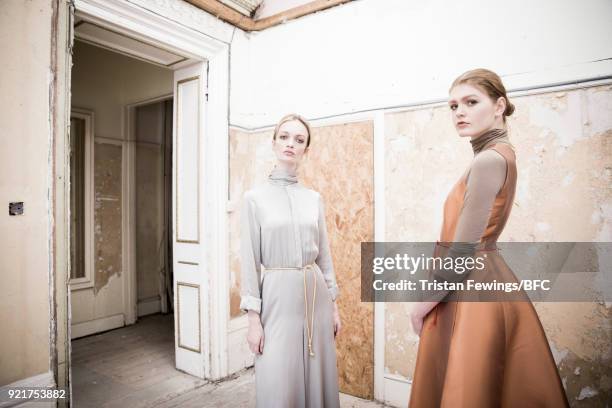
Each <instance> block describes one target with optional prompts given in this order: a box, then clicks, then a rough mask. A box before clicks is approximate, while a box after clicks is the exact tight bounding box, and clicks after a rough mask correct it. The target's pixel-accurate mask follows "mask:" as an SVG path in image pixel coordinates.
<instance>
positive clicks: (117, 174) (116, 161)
mask: <svg viewBox="0 0 612 408" xmlns="http://www.w3.org/2000/svg"><path fill="white" fill-rule="evenodd" d="M121 155H122V149H121V146H117V145H114V144H106V143H96V144H95V149H94V156H95V157H94V180H95V182H94V185H95V204H94V225H95V226H94V236H95V244H94V247H95V248H94V257H95V285H94V291H95V293H97V292H98V291H99V290H100V289H102V288H103V287H104V286H106V285H107V284H108V282H109V279H110V278H111V276H113V275H117V276H120V275H121V271H122V266H121V265H122V264H121V262H122V261H121V259H122V257H121V231H122V229H121V177H122V176H121V171H122V169H121Z"/></svg>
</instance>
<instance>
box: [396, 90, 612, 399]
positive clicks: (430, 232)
mask: <svg viewBox="0 0 612 408" xmlns="http://www.w3.org/2000/svg"><path fill="white" fill-rule="evenodd" d="M512 101H513V102H514V103H515V105H516V113H515V115H514V116H512V117H511V118H510V120H509V126H510V138H511V140H512V142H513V143H514V145H515V146H516V150H517V164H518V175H519V178H518V185H517V195H516V200H515V205H514V207H513V210H512V215H511V216H510V220H509V222H508V225H507V227H506V229H505V231H504V233H503V234H502V236H501V237H500V241H610V240H611V239H610V237H611V235H612V229H611V227H610V219H611V213H612V210H611V209H612V200H611V199H612V190H611V186H612V173H611V171H610V169H611V168H612V119H611V118H612V87H611V86H599V87H593V88H586V89H580V90H573V91H567V92H554V93H550V92H549V93H544V94H540V95H531V96H522V97H517V98H513V99H512ZM385 133H386V135H385V143H386V145H385V150H386V158H387V161H386V168H385V177H386V192H385V199H386V209H385V210H386V214H387V219H386V226H385V228H386V239H387V240H388V241H393V240H398V241H400V240H403V241H434V240H436V239H437V238H438V237H439V231H440V226H441V222H442V218H441V217H442V205H443V201H444V199H445V197H446V194H447V193H448V191H449V190H450V188H451V187H452V184H453V183H454V182H455V181H456V180H457V179H458V178H459V177H460V175H461V174H462V172H463V171H464V170H465V168H466V167H467V166H468V164H469V161H470V159H471V157H473V155H472V152H471V147H470V145H469V142H468V141H467V140H460V138H459V137H458V136H457V135H456V133H455V131H454V129H453V127H452V125H451V122H450V115H449V110H448V108H446V107H435V108H426V109H419V110H413V111H407V112H401V113H393V114H388V115H386V117H385ZM536 308H537V310H538V313H539V315H540V318H541V320H542V324H543V326H544V328H545V330H546V333H547V336H548V339H549V342H550V344H551V347H552V350H553V354H554V355H555V359H556V361H557V364H558V366H559V370H560V373H561V377H562V379H563V382H564V384H565V386H566V389H567V393H568V397H569V399H570V401H573V403H574V404H576V406H602V404H604V401H609V400H610V398H611V388H612V373H611V372H610V370H609V367H610V366H611V365H612V352H611V350H610V344H611V343H612V330H611V326H610V322H611V321H612V316H611V309H610V307H609V305H608V306H606V305H605V304H599V303H540V304H537V305H536ZM406 314H407V306H406V305H405V304H388V305H387V308H386V319H385V320H386V321H385V328H386V333H385V336H386V350H385V372H387V373H389V374H398V375H401V376H403V377H406V378H411V377H412V374H413V371H414V364H415V360H416V352H417V347H418V339H417V338H416V337H415V336H411V335H408V336H407V335H406V333H408V332H410V328H409V327H410V326H409V322H408V320H407V319H406Z"/></svg>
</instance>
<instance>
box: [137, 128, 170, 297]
mask: <svg viewBox="0 0 612 408" xmlns="http://www.w3.org/2000/svg"><path fill="white" fill-rule="evenodd" d="M160 133H161V131H160ZM162 167H163V162H162V148H161V145H153V144H144V143H140V144H137V146H136V270H137V274H138V277H137V282H138V283H137V285H136V286H137V290H138V300H143V299H147V298H151V297H154V296H158V295H159V279H161V275H160V274H161V272H162V270H163V268H164V267H165V261H164V258H163V254H164V252H163V242H165V241H163V229H164V224H163V221H164V219H163V211H164V201H163V200H164V184H163V182H164V180H163V168H162Z"/></svg>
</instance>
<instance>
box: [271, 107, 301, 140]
mask: <svg viewBox="0 0 612 408" xmlns="http://www.w3.org/2000/svg"><path fill="white" fill-rule="evenodd" d="M292 120H297V121H298V122H300V123H301V124H302V125H304V127H305V128H306V131H307V132H308V140H307V142H306V147H308V146H310V139H311V132H310V125H309V124H308V121H307V120H306V119H304V118H303V117H301V116H300V115H298V114H296V113H290V114H288V115H285V116H283V117H282V118H281V120H279V121H278V123H277V124H276V127H275V128H274V135H273V136H272V140H276V136H277V135H278V131H279V129H280V127H281V126H282V125H283V123H285V122H291V121H292Z"/></svg>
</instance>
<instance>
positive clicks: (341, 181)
mask: <svg viewBox="0 0 612 408" xmlns="http://www.w3.org/2000/svg"><path fill="white" fill-rule="evenodd" d="M271 137H272V132H271V131H267V132H256V133H252V134H247V133H245V132H241V131H236V130H232V131H231V132H230V199H231V200H232V202H233V203H234V206H235V208H236V211H234V212H232V213H231V214H230V248H231V254H232V255H231V260H230V264H231V267H232V289H231V295H230V297H231V300H230V302H231V310H232V316H236V315H237V314H239V313H240V312H239V310H238V305H239V302H240V297H239V292H240V289H239V287H240V278H239V268H240V266H239V264H240V262H239V258H238V250H239V243H238V234H239V225H238V217H239V215H238V212H239V211H238V208H237V206H239V201H240V197H241V194H242V192H243V191H244V190H246V189H248V188H249V187H250V186H251V185H254V184H257V183H259V182H263V181H265V179H266V178H267V176H268V174H269V173H270V170H271V169H272V167H273V166H274V163H275V158H274V155H273V153H272V150H271ZM312 137H313V139H312V144H311V146H310V151H309V153H308V155H307V156H306V157H305V158H304V161H303V162H302V164H301V166H300V169H299V171H298V176H299V179H300V181H301V182H302V183H303V184H304V185H305V186H307V187H309V188H312V189H314V190H316V191H318V192H320V193H321V195H322V197H323V199H324V202H325V205H326V222H327V229H328V233H329V237H330V245H331V251H332V256H333V260H334V267H335V271H336V277H337V280H338V285H339V287H340V296H339V298H338V307H339V310H340V315H341V319H342V323H343V329H342V332H341V334H340V336H339V337H338V339H337V352H338V371H339V382H340V389H341V391H342V392H345V393H348V394H352V395H357V396H360V397H363V398H372V397H373V395H374V376H373V371H374V370H373V368H374V354H373V352H374V345H373V341H374V335H373V325H374V323H373V322H374V314H373V305H372V304H371V303H361V299H360V295H361V292H360V264H359V262H360V249H361V246H360V245H361V242H362V241H371V240H373V239H374V198H373V197H374V181H373V174H374V162H373V148H374V145H373V142H374V140H373V137H374V136H373V124H372V122H358V123H347V124H342V125H333V126H324V127H319V128H314V129H313V136H312ZM349 175H350V177H349ZM349 180H350V182H347V181H349Z"/></svg>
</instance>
